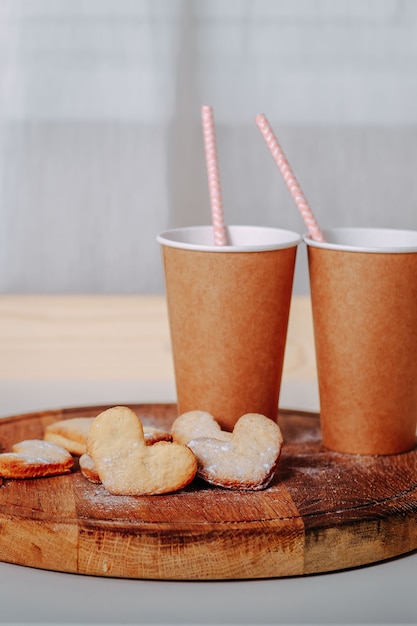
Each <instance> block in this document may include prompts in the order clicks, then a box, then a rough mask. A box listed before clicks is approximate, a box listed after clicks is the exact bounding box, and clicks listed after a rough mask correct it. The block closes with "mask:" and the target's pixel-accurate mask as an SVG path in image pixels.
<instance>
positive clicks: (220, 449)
mask: <svg viewBox="0 0 417 626" xmlns="http://www.w3.org/2000/svg"><path fill="white" fill-rule="evenodd" d="M212 420H213V421H214V418H212ZM211 428H213V426H211ZM214 429H215V426H214ZM184 430H185V429H184ZM200 432H201V429H198V430H196V433H200ZM221 432H222V433H223V432H224V431H221ZM226 434H227V435H230V433H226ZM189 436H190V433H187V437H189ZM187 445H188V446H189V448H191V450H192V451H193V452H194V454H195V456H196V457H197V463H198V469H197V474H198V476H200V477H201V478H203V479H204V480H205V481H207V482H209V483H211V484H213V485H218V486H221V487H226V488H228V489H241V490H255V491H256V490H259V489H264V488H265V487H267V486H268V484H269V483H270V482H271V480H272V477H273V475H274V472H275V469H276V466H277V464H278V461H279V457H280V454H281V447H282V434H281V430H280V428H279V426H278V424H276V423H275V422H273V421H272V420H271V419H269V418H268V417H265V416H264V415H260V414H258V413H248V414H246V415H243V416H242V417H241V418H239V420H238V421H237V422H236V425H235V427H234V429H233V433H232V434H231V436H230V437H228V438H226V440H225V439H224V438H222V436H221V437H212V436H210V437H207V436H203V437H202V436H197V437H194V438H190V439H189V440H188V442H187Z"/></svg>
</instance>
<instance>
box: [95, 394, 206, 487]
mask: <svg viewBox="0 0 417 626" xmlns="http://www.w3.org/2000/svg"><path fill="white" fill-rule="evenodd" d="M87 453H88V454H89V455H90V456H91V458H92V459H93V462H94V465H95V467H96V469H97V472H98V475H99V477H100V480H101V482H102V483H103V485H104V487H105V488H106V489H107V491H109V492H110V493H112V494H114V495H136V496H137V495H146V494H161V493H169V492H172V491H177V490H178V489H182V488H183V487H185V486H186V485H188V484H189V483H190V482H191V481H192V480H193V478H194V477H195V475H196V472H197V462H196V458H195V456H194V454H193V453H192V452H191V450H190V449H189V448H187V446H183V445H180V444H177V443H169V442H166V441H160V442H158V443H155V444H153V445H150V446H147V445H146V442H145V438H144V433H143V427H142V423H141V421H140V419H139V418H138V417H137V415H136V413H134V412H133V411H132V410H131V409H129V408H128V407H123V406H117V407H112V408H111V409H107V410H106V411H103V412H102V413H100V414H99V415H98V416H97V417H96V418H95V419H94V421H93V423H92V425H91V427H90V430H89V433H88V439H87Z"/></svg>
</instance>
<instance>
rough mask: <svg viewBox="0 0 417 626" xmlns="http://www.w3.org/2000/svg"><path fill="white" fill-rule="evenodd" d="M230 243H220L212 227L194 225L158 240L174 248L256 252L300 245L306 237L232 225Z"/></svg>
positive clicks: (264, 228)
mask: <svg viewBox="0 0 417 626" xmlns="http://www.w3.org/2000/svg"><path fill="white" fill-rule="evenodd" d="M227 235H228V241H229V245H227V246H216V245H215V244H214V235H213V227H212V226H190V227H186V228H176V229H172V230H167V231H164V232H162V233H160V234H159V235H158V236H157V241H158V242H159V243H160V244H162V245H164V246H170V247H172V248H182V249H188V250H200V251H208V252H210V251H211V252H219V251H221V252H255V251H262V250H277V249H281V248H291V247H293V246H297V245H298V244H299V243H300V242H301V241H302V238H301V236H300V235H299V234H298V233H295V232H292V231H289V230H282V229H279V228H268V227H263V226H228V227H227Z"/></svg>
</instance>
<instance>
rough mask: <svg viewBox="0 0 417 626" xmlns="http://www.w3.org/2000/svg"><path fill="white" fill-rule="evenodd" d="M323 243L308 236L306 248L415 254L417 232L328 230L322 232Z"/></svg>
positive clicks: (386, 229) (305, 236)
mask: <svg viewBox="0 0 417 626" xmlns="http://www.w3.org/2000/svg"><path fill="white" fill-rule="evenodd" d="M322 232H323V235H324V239H325V241H324V242H321V241H314V240H313V239H311V237H310V236H309V235H304V237H303V239H304V241H305V243H306V244H307V245H308V246H313V247H316V248H324V249H328V250H346V251H352V252H385V253H386V252H417V231H413V230H396V229H390V228H329V229H327V230H323V231H322Z"/></svg>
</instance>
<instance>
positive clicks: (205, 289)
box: [157, 226, 302, 430]
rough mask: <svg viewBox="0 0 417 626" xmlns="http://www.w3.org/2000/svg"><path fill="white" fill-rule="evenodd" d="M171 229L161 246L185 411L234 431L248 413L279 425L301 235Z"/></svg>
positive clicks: (161, 238) (254, 229) (177, 378)
mask: <svg viewBox="0 0 417 626" xmlns="http://www.w3.org/2000/svg"><path fill="white" fill-rule="evenodd" d="M227 232H228V237H229V241H230V242H231V245H228V246H224V247H223V246H222V247H218V246H215V245H214V244H213V241H214V240H213V229H212V227H211V226H196V227H190V228H181V229H176V230H170V231H166V232H163V233H161V234H160V235H158V237H157V240H158V241H159V243H160V244H161V249H162V256H163V264H164V273H165V286H166V296H167V305H168V315H169V322H170V331H171V342H172V351H173V358H174V369H175V381H176V389H177V401H178V412H179V413H184V412H186V411H191V410H202V411H207V412H209V413H211V414H212V415H213V416H214V417H215V418H216V419H217V420H218V422H219V424H220V425H221V426H222V428H223V429H226V430H232V429H233V427H234V425H235V423H236V421H237V420H238V419H239V417H241V416H242V415H244V414H245V413H251V412H254V413H262V414H263V415H267V416H268V417H270V418H272V419H274V420H276V419H277V413H278V400H279V391H280V384H281V374H282V365H283V359H284V350H285V342H286V334H287V326H288V316H289V310H290V300H291V292H292V284H293V276H294V265H295V258H296V251H297V246H298V244H299V243H300V242H301V241H302V239H301V237H300V235H298V234H296V233H293V232H290V231H286V230H279V229H274V228H262V227H251V226H230V227H228V228H227Z"/></svg>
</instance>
